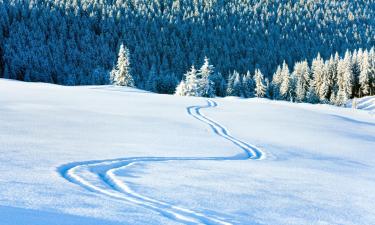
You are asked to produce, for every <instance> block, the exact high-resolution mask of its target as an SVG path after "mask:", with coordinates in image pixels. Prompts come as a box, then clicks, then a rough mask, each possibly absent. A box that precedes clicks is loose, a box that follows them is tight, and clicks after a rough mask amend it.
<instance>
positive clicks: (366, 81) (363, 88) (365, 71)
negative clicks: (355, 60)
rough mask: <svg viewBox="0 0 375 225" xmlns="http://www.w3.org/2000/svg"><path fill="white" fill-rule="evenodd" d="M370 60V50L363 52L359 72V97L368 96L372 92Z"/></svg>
mask: <svg viewBox="0 0 375 225" xmlns="http://www.w3.org/2000/svg"><path fill="white" fill-rule="evenodd" d="M370 74H371V72H370V62H369V55H368V52H367V51H365V52H364V53H363V58H362V61H361V69H360V74H359V85H360V88H359V97H362V96H366V95H368V94H369V93H370V81H371V80H370Z"/></svg>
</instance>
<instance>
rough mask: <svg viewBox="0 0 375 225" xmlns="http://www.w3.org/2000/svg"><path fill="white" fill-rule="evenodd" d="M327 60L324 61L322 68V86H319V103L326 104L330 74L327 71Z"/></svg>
mask: <svg viewBox="0 0 375 225" xmlns="http://www.w3.org/2000/svg"><path fill="white" fill-rule="evenodd" d="M329 67H330V65H329V60H326V61H325V63H324V68H323V74H322V84H321V85H320V88H319V101H320V102H321V103H328V102H329V96H328V94H329V91H330V88H331V86H330V83H331V82H330V74H329V72H328V70H329Z"/></svg>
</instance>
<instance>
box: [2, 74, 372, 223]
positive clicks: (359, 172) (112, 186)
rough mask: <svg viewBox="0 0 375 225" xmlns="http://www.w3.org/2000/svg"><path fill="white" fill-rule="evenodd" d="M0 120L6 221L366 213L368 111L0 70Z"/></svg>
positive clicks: (351, 219)
mask: <svg viewBox="0 0 375 225" xmlns="http://www.w3.org/2000/svg"><path fill="white" fill-rule="evenodd" d="M15 90H17V91H15ZM0 124H1V126H0V151H1V154H0V162H1V163H0V196H1V197H0V224H2V225H3V224H4V225H30V224H38V225H51V224H54V225H74V224H77V225H78V224H79V225H85V224H87V225H92V224H96V225H115V224H116V225H117V224H118V225H120V224H181V223H182V224H198V223H204V224H355V225H358V224H371V223H373V221H375V213H374V210H373V209H374V208H375V201H374V200H375V192H374V189H375V180H374V179H373V174H374V172H375V167H374V165H375V152H374V145H375V117H374V116H373V115H370V114H369V113H368V112H367V111H364V110H356V109H352V108H340V107H335V106H330V105H311V104H306V103H299V104H297V103H290V102H286V101H271V100H267V99H259V98H252V99H241V98H234V97H227V98H213V99H210V100H209V99H205V98H194V97H178V96H170V95H158V94H153V93H149V92H145V91H141V90H138V89H134V88H123V87H115V86H80V87H64V86H58V85H52V84H45V83H25V82H19V81H10V80H4V79H0Z"/></svg>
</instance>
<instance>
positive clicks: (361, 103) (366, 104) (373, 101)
mask: <svg viewBox="0 0 375 225" xmlns="http://www.w3.org/2000/svg"><path fill="white" fill-rule="evenodd" d="M353 104H354V106H353ZM346 107H348V108H356V109H362V110H367V111H369V112H370V113H371V114H374V113H375V96H366V97H362V98H356V99H354V100H353V99H352V100H350V101H348V103H347V104H346Z"/></svg>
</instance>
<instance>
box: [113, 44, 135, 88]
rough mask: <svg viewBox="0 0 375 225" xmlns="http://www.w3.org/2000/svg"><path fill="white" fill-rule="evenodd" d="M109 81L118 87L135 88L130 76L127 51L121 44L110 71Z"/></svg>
mask: <svg viewBox="0 0 375 225" xmlns="http://www.w3.org/2000/svg"><path fill="white" fill-rule="evenodd" d="M111 80H112V83H114V84H116V85H119V86H128V87H135V83H134V80H133V77H132V75H131V68H130V58H129V50H128V49H127V48H126V47H125V46H124V45H123V44H121V46H120V50H119V53H118V58H117V64H116V66H115V68H113V70H112V71H111Z"/></svg>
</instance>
